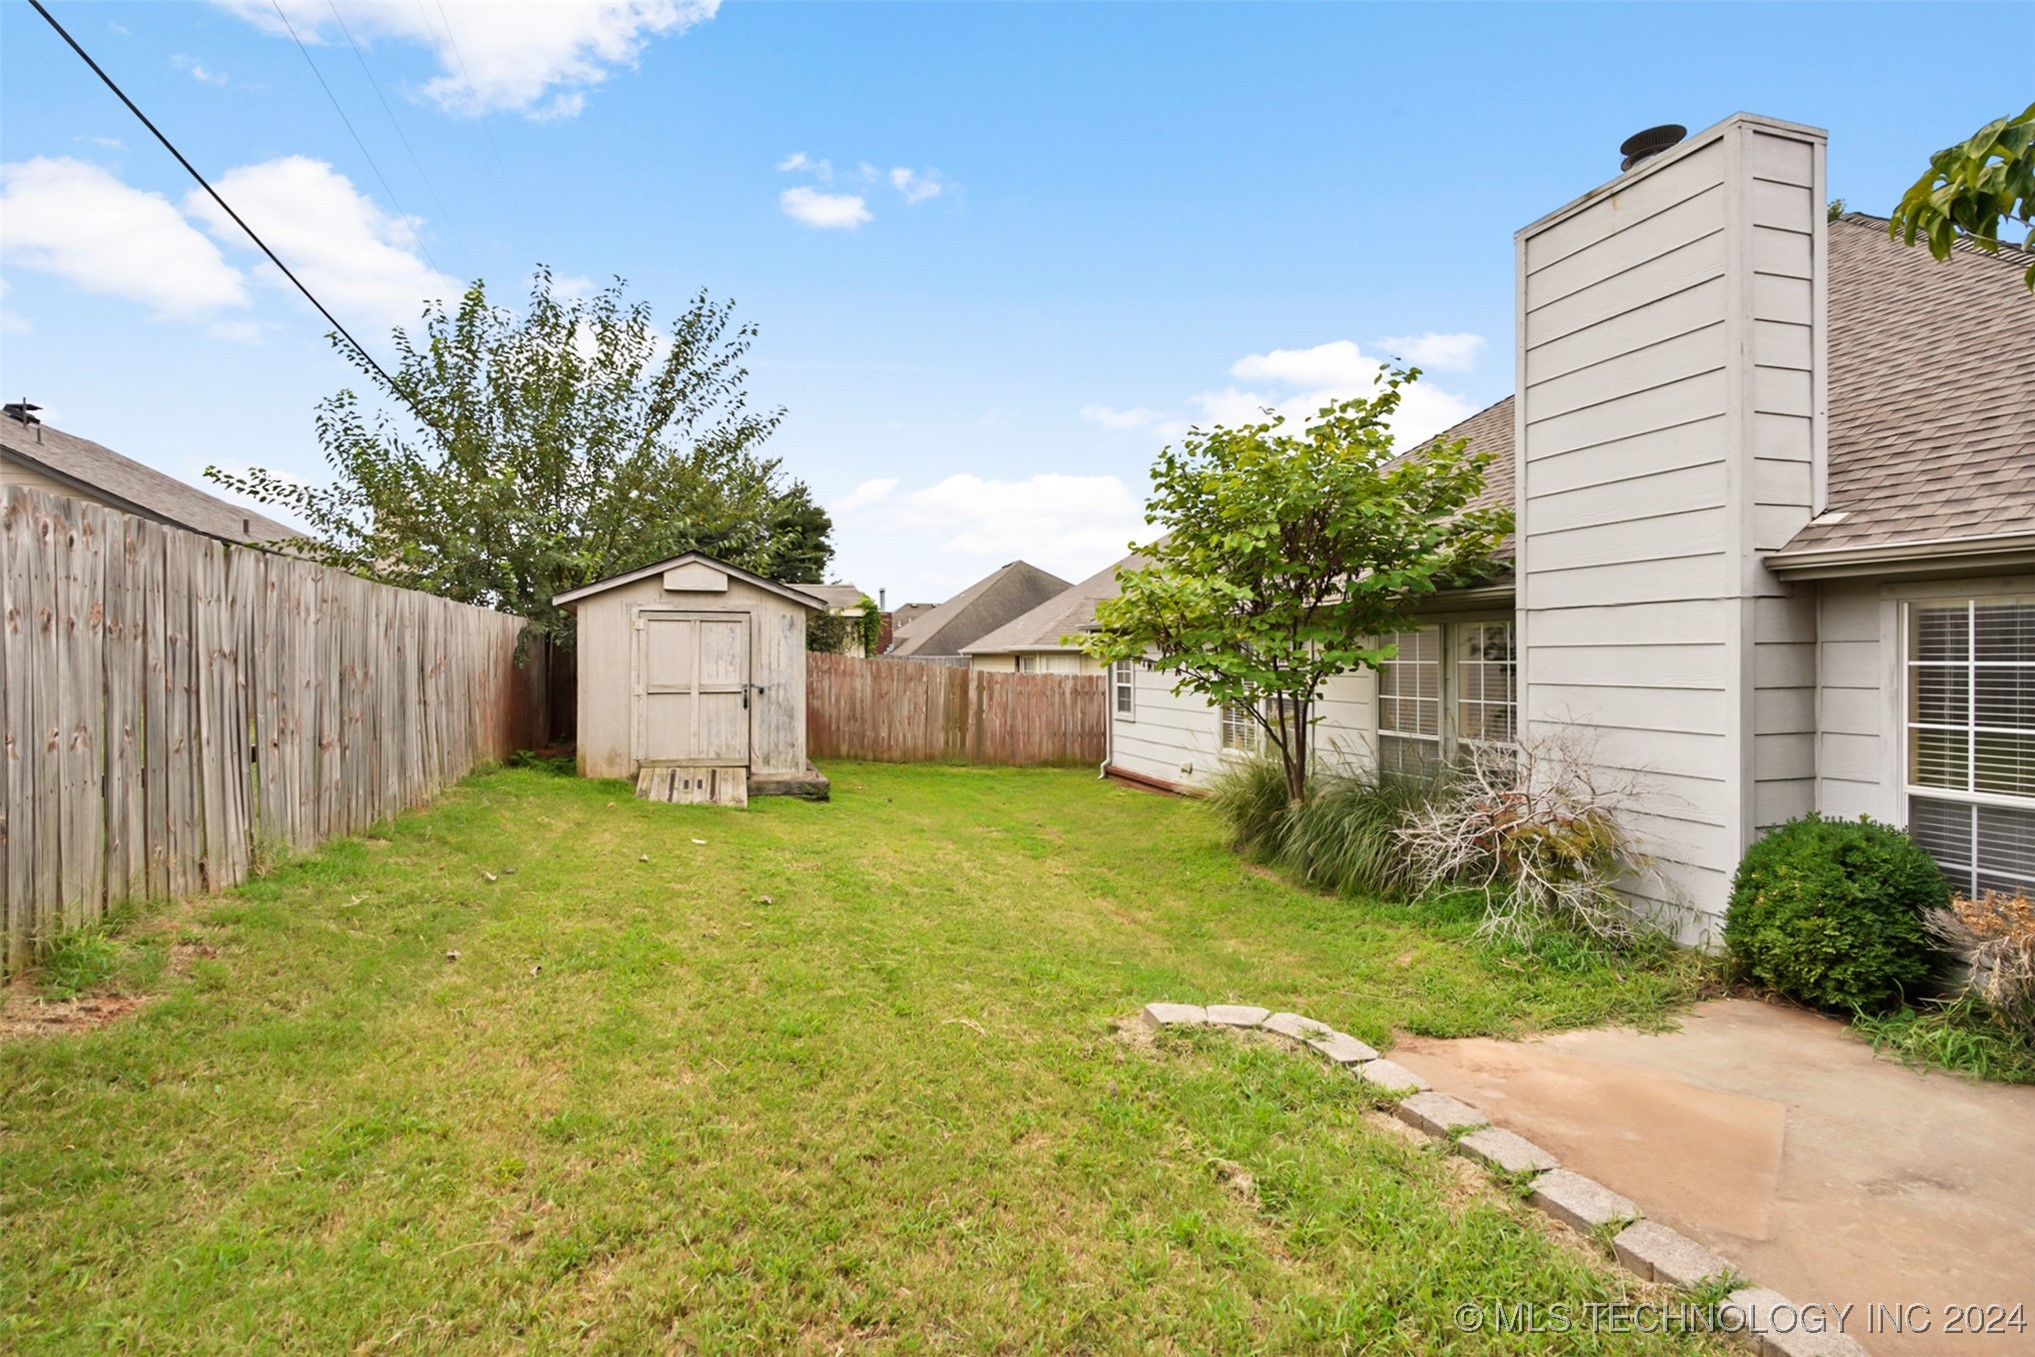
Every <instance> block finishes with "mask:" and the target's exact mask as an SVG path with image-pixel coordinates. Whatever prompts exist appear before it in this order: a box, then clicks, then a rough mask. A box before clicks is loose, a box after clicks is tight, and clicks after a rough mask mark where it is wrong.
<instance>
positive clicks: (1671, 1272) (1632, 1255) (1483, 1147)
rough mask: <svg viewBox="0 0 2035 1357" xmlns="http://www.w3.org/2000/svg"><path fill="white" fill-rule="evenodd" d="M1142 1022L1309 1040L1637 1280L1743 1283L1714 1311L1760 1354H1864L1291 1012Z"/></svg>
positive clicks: (1230, 1011)
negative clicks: (1604, 1248) (1605, 1242)
mask: <svg viewBox="0 0 2035 1357" xmlns="http://www.w3.org/2000/svg"><path fill="white" fill-rule="evenodd" d="M1139 1016H1140V1017H1141V1018H1143V1019H1144V1022H1145V1024H1146V1025H1147V1026H1149V1027H1151V1028H1153V1029H1155V1030H1157V1029H1160V1028H1166V1027H1228V1028H1235V1029H1249V1030H1258V1031H1265V1032H1272V1033H1275V1034H1276V1035H1278V1036H1282V1037H1284V1038H1286V1039H1287V1040H1288V1041H1291V1042H1293V1043H1295V1044H1296V1045H1301V1046H1306V1047H1308V1048H1310V1049H1312V1050H1314V1051H1316V1052H1319V1053H1320V1054H1321V1055H1323V1056H1325V1057H1327V1058H1328V1059H1329V1060H1331V1061H1333V1062H1334V1063H1335V1064H1337V1065H1340V1066H1342V1067H1343V1068H1344V1069H1347V1070H1349V1071H1350V1072H1351V1073H1352V1074H1353V1075H1355V1076H1356V1078H1357V1079H1358V1080H1359V1081H1360V1082H1361V1083H1363V1084H1364V1085H1365V1086H1367V1087H1369V1088H1371V1089H1374V1090H1376V1091H1378V1092H1381V1093H1383V1094H1385V1095H1386V1096H1387V1097H1390V1098H1392V1099H1394V1104H1393V1108H1392V1112H1393V1115H1394V1116H1396V1117H1398V1118H1399V1120H1401V1121H1403V1122H1405V1123H1406V1124H1407V1125H1408V1126H1411V1127H1413V1128H1414V1129H1415V1130H1416V1131H1419V1132H1421V1133H1422V1134H1424V1135H1428V1136H1433V1137H1435V1138H1436V1139H1438V1140H1449V1141H1452V1142H1453V1143H1454V1146H1455V1150H1456V1153H1458V1154H1461V1155H1464V1156H1466V1157H1468V1158H1470V1159H1474V1160H1476V1161H1477V1162H1478V1163H1480V1164H1483V1165H1484V1166H1485V1167H1486V1168H1489V1169H1490V1170H1491V1171H1492V1172H1494V1173H1499V1174H1503V1175H1505V1176H1506V1177H1508V1178H1511V1179H1514V1180H1515V1181H1517V1182H1519V1183H1520V1185H1521V1188H1522V1190H1524V1191H1527V1192H1528V1194H1529V1195H1528V1196H1527V1200H1528V1201H1529V1202H1530V1203H1531V1204H1532V1205H1534V1206H1536V1207H1538V1208H1539V1209H1540V1210H1542V1211H1543V1212H1545V1213H1546V1214H1547V1215H1548V1217H1549V1218H1550V1219H1552V1220H1556V1221H1559V1222H1561V1223H1562V1224H1563V1225H1566V1226H1567V1227H1569V1228H1570V1229H1571V1230H1575V1231H1577V1232H1578V1233H1581V1234H1585V1235H1588V1236H1590V1237H1592V1238H1596V1239H1602V1238H1603V1237H1605V1236H1607V1235H1609V1236H1610V1245H1611V1252H1612V1255H1613V1257H1615V1258H1616V1259H1617V1261H1618V1263H1619V1265H1620V1266H1622V1267H1623V1268H1624V1269H1625V1270H1626V1271H1628V1272H1630V1273H1632V1274H1633V1275H1634V1276H1635V1277H1638V1278H1639V1279H1640V1280H1641V1281H1648V1282H1661V1283H1665V1284H1667V1285H1669V1286H1674V1287H1679V1288H1681V1289H1682V1290H1685V1291H1689V1290H1695V1289H1697V1288H1699V1287H1703V1286H1706V1285H1715V1284H1716V1283H1717V1280H1718V1279H1719V1278H1730V1279H1734V1280H1739V1281H1740V1282H1741V1284H1740V1285H1739V1287H1738V1288H1737V1289H1736V1290H1734V1291H1732V1292H1731V1293H1730V1295H1728V1296H1726V1297H1725V1299H1724V1302H1723V1304H1722V1305H1720V1306H1719V1307H1718V1317H1719V1321H1720V1324H1721V1325H1722V1327H1723V1328H1724V1329H1725V1330H1726V1331H1727V1332H1728V1333H1729V1334H1730V1335H1731V1336H1733V1337H1736V1338H1739V1339H1742V1340H1744V1341H1745V1342H1746V1343H1747V1344H1748V1345H1749V1346H1750V1347H1752V1348H1753V1349H1754V1350H1755V1351H1756V1352H1758V1353H1759V1354H1761V1357H1867V1354H1866V1350H1865V1349H1864V1348H1863V1347H1862V1346H1860V1345H1859V1343H1858V1340H1856V1339H1854V1338H1852V1337H1850V1336H1848V1335H1846V1334H1841V1333H1828V1332H1812V1331H1810V1329H1809V1328H1808V1327H1807V1326H1805V1325H1804V1324H1803V1323H1802V1322H1801V1319H1802V1316H1803V1315H1804V1313H1805V1308H1804V1307H1802V1306H1797V1305H1794V1304H1793V1303H1792V1302H1790V1301H1789V1300H1788V1299H1787V1298H1786V1297H1784V1296H1781V1295H1778V1294H1776V1293H1775V1292H1772V1291H1768V1290H1766V1289H1764V1288H1762V1287H1758V1286H1755V1285H1753V1284H1752V1283H1750V1282H1745V1281H1743V1277H1744V1274H1743V1273H1741V1272H1739V1271H1738V1270H1737V1269H1736V1268H1734V1267H1732V1266H1731V1264H1730V1262H1729V1261H1727V1260H1726V1259H1724V1258H1722V1257H1719V1256H1718V1255H1717V1254H1715V1253H1712V1252H1711V1251H1710V1250H1708V1249H1706V1248H1704V1247H1703V1246H1702V1245H1701V1244H1698V1243H1697V1242H1696V1241H1695V1240H1693V1239H1690V1238H1689V1237H1688V1236H1686V1235H1684V1234H1681V1233H1680V1232H1678V1231H1675V1230H1671V1229H1669V1228H1668V1227H1667V1226H1665V1225H1662V1224H1660V1223H1659V1222H1658V1221H1651V1220H1647V1219H1646V1218H1645V1213H1644V1212H1643V1211H1642V1210H1641V1209H1640V1208H1639V1206H1638V1205H1637V1204H1636V1203H1634V1202H1632V1201H1629V1200H1627V1199H1626V1198H1624V1197H1622V1196H1620V1195H1619V1194H1617V1193H1616V1192H1613V1191H1612V1190H1611V1189H1610V1188H1608V1187H1605V1186H1604V1185H1603V1184H1602V1183H1599V1182H1596V1181H1595V1180H1593V1179H1590V1178H1586V1177H1584V1176H1583V1175H1582V1174H1580V1173H1575V1172H1572V1171H1571V1170H1569V1169H1565V1168H1563V1167H1562V1166H1561V1163H1560V1161H1558V1160H1557V1159H1556V1158H1555V1157H1554V1156H1553V1155H1552V1154H1549V1153H1548V1152H1547V1151H1546V1150H1544V1149H1542V1148H1541V1147H1540V1146H1538V1145H1536V1144H1534V1143H1533V1142H1532V1141H1530V1140H1527V1139H1525V1138H1524V1137H1522V1136H1518V1135H1514V1134H1513V1133H1512V1132H1510V1131H1507V1130H1505V1129H1504V1128H1503V1127H1499V1126H1493V1125H1492V1124H1491V1119H1490V1118H1489V1117H1486V1116H1485V1115H1484V1114H1483V1113H1482V1112H1479V1111H1478V1110H1477V1109H1476V1108H1474V1107H1472V1106H1470V1105H1469V1104H1468V1103H1465V1102H1460V1101H1458V1100H1457V1099H1455V1098H1451V1097H1449V1096H1448V1095H1447V1094H1445V1093H1436V1092H1434V1091H1433V1090H1432V1089H1430V1088H1429V1087H1428V1083H1427V1081H1426V1080H1425V1079H1422V1078H1421V1077H1420V1076H1419V1075H1417V1074H1415V1073H1414V1072H1413V1071H1412V1070H1409V1069H1407V1068H1406V1067H1405V1066H1403V1065H1398V1064H1395V1063H1393V1062H1392V1061H1390V1060H1387V1059H1385V1058H1384V1057H1382V1056H1380V1055H1379V1054H1378V1052H1377V1051H1375V1050H1373V1049H1372V1048H1371V1047H1369V1046H1367V1045H1365V1044H1364V1043H1363V1042H1361V1041H1359V1040H1357V1039H1356V1038H1355V1037H1353V1036H1350V1035H1348V1034H1347V1033H1343V1032H1338V1031H1336V1030H1335V1029H1334V1028H1333V1027H1330V1026H1329V1025H1328V1024H1326V1023H1321V1022H1316V1021H1315V1020H1314V1019H1312V1018H1308V1017H1303V1016H1302V1015H1300V1014H1298V1013H1274V1012H1272V1011H1271V1010H1270V1009H1265V1008H1255V1007H1250V1006H1247V1005H1241V1004H1214V1005H1211V1006H1209V1007H1207V1008H1203V1007H1202V1006H1200V1005H1199V1004H1173V1003H1151V1004H1146V1005H1145V1007H1144V1011H1143V1012H1142V1013H1141V1014H1140V1015H1139Z"/></svg>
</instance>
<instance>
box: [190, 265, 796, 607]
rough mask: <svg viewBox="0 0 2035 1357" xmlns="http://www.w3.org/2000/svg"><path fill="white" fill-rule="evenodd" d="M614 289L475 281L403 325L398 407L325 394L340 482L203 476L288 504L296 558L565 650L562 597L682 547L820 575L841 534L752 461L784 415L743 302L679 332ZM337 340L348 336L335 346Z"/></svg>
mask: <svg viewBox="0 0 2035 1357" xmlns="http://www.w3.org/2000/svg"><path fill="white" fill-rule="evenodd" d="M623 288H624V284H623V283H622V281H621V280H620V279H617V280H615V281H614V282H613V283H610V284H609V285H608V286H607V287H605V288H602V289H601V290H600V291H598V292H596V293H595V294H593V295H592V296H589V297H582V298H573V297H563V296H561V295H560V294H559V293H558V291H557V290H556V289H555V288H554V287H553V286H552V280H551V274H550V271H549V270H547V269H543V268H540V269H539V270H538V271H537V275H536V278H535V279H534V281H533V283H532V286H531V289H530V302H529V307H528V309H527V310H526V311H525V312H523V313H521V314H517V313H514V312H512V311H510V310H508V309H505V308H503V307H499V306H496V305H494V304H492V303H490V302H489V300H488V296H487V292H486V289H485V287H484V285H483V284H481V283H478V282H477V283H475V284H474V285H473V286H472V287H471V288H470V289H468V291H467V293H466V295H465V296H464V297H462V298H461V299H460V303H459V306H458V309H457V310H447V309H446V308H445V307H444V306H443V305H442V304H439V303H433V304H431V306H430V307H429V308H427V310H426V312H425V315H424V324H423V327H422V334H421V337H419V338H413V337H412V336H411V335H409V334H407V333H405V332H404V331H402V330H400V329H399V330H397V331H396V334H395V347H396V352H397V357H398V361H397V363H396V364H395V368H394V372H393V374H392V376H391V377H390V379H389V380H388V381H386V382H385V381H384V380H383V378H382V376H381V374H380V373H379V371H378V370H376V369H375V368H373V367H372V366H371V365H369V364H368V363H366V361H365V360H364V359H362V358H361V357H360V356H359V355H357V354H352V351H351V350H350V349H348V348H342V351H343V352H347V353H349V354H350V355H351V356H352V358H353V361H354V363H355V366H357V367H359V368H360V370H361V371H362V373H363V374H365V375H366V376H367V378H368V379H369V381H370V383H371V384H372V385H373V386H374V387H375V388H376V389H377V391H378V393H379V394H380V396H381V397H382V398H383V401H382V403H383V404H384V405H386V406H388V407H391V408H393V409H396V410H401V411H404V412H406V413H407V414H408V415H410V416H414V418H399V417H397V416H395V415H393V414H391V413H390V412H389V410H377V411H376V412H375V413H373V414H372V415H370V414H369V413H368V411H367V410H365V409H364V408H363V406H362V403H361V400H360V398H359V396H357V395H356V394H355V393H354V392H353V391H352V390H351V389H348V390H342V391H340V392H339V393H338V394H337V395H335V396H332V397H330V398H329V399H327V400H324V401H322V402H320V403H319V406H318V418H317V428H318V441H319V443H320V444H321V445H322V446H323V448H324V453H325V460H326V462H327V463H328V464H329V465H330V466H331V468H332V472H333V483H332V484H331V485H330V486H309V485H305V484H303V483H302V482H299V481H296V480H294V479H291V478H289V477H286V476H282V475H278V474H276V473H274V472H271V471H263V470H255V471H250V472H248V473H247V474H246V475H244V476H242V475H231V474H228V473H226V472H222V471H221V470H219V469H218V468H216V467H208V468H206V472H205V474H206V475H207V476H209V477H211V478H212V479H213V480H214V481H217V482H219V483H220V484H222V485H225V486H227V487H229V488H231V489H233V490H235V491H238V492H240V493H243V494H247V495H252V496H254V497H255V498H257V499H259V500H262V501H263V502H265V503H273V504H279V505H282V506H284V507H285V508H287V509H289V510H291V511H293V512H294V513H296V514H297V515H298V516H299V517H300V518H301V519H302V520H303V521H304V522H305V523H306V524H308V525H309V526H310V528H311V531H312V534H313V536H312V540H311V541H310V542H309V543H308V544H306V545H305V546H304V548H303V549H304V550H305V551H306V552H308V554H310V555H312V556H313V557H315V558H317V559H320V560H323V561H325V562H327V563H328V564H331V565H335V566H338V567H340V568H342V569H345V570H348V571H351V572H353V573H355V574H360V575H365V576H368V577H369V578H372V579H377V580H381V581H383V582H385V583H389V584H395V585H401V586H403V587H405V588H410V589H420V590H423V591H425V592H428V593H433V594H441V595H443V596H445V597H447V598H455V599H459V600H461V601H462V602H466V603H478V604H484V605H486V606H489V607H495V608H501V609H504V610H505V611H508V612H512V613H516V614H519V615H521V616H523V617H526V618H529V619H530V620H531V621H532V622H533V623H535V624H536V625H537V626H538V627H539V628H540V629H542V630H543V631H545V632H547V633H549V634H550V635H551V636H552V637H554V638H555V639H558V640H560V641H562V642H565V643H568V644H569V643H570V641H571V639H572V615H571V614H570V613H569V612H566V611H564V610H562V609H558V608H554V607H553V606H552V604H551V598H552V595H554V594H557V593H561V592H563V591H565V590H567V589H572V588H576V587H578V586H579V585H582V584H589V583H592V582H593V581H595V580H598V579H603V578H605V577H607V576H609V575H613V574H616V573H618V572H620V571H624V570H628V569H631V568H634V567H636V566H640V565H644V564H647V563H648V562H651V561H657V560H662V559H664V558H665V557H669V556H675V555H678V554H679V553H681V552H685V551H703V552H707V553H708V554H710V555H713V556H716V557H719V558H720V559H722V560H724V561H727V562H729V563H730V564H732V565H737V566H741V567H742V568H744V569H747V570H752V571H755V572H756V573H758V574H761V575H764V576H767V577H769V578H772V579H778V580H783V581H786V582H792V583H797V582H812V581H817V580H819V579H820V578H821V577H822V572H823V571H824V570H825V568H826V564H827V560H828V558H829V557H830V556H831V555H832V551H833V548H832V545H831V543H830V541H829V535H830V534H831V532H832V530H833V524H832V522H831V521H830V520H829V519H828V517H827V514H826V511H825V510H824V509H822V508H821V507H820V506H819V505H818V504H817V503H815V502H814V500H813V498H812V495H811V493H810V492H809V491H808V490H807V488H806V487H805V486H804V485H803V484H802V483H800V482H798V481H795V480H789V479H787V478H786V477H785V476H784V474H783V472H782V470H781V469H780V467H779V464H778V462H777V461H776V460H774V459H770V458H765V457H762V456H760V455H759V454H758V451H757V449H758V448H759V446H760V445H761V444H762V443H763V442H764V441H765V440H766V439H767V438H769V436H770V434H771V432H772V431H773V430H775V429H776V427H777V425H778V423H779V421H780V420H781V419H782V418H783V411H782V410H768V411H763V412H760V413H759V412H756V411H752V410H750V409H749V408H748V405H747V400H746V397H745V395H744V392H743V383H744V381H745V379H746V377H747V375H748V374H747V372H746V370H745V369H744V368H743V367H742V360H743V357H744V355H745V354H746V353H747V352H748V349H749V345H750V343H751V342H752V340H753V338H754V334H755V332H754V330H753V329H751V328H750V327H748V326H742V327H739V328H731V327H732V316H731V313H732V307H731V305H730V304H729V303H726V302H715V301H711V300H709V298H708V297H707V296H706V294H705V293H701V294H700V295H699V296H697V297H695V298H694V299H693V301H692V303H691V305H690V306H689V307H687V309H686V310H685V311H684V312H683V313H682V314H681V315H680V316H679V317H678V318H677V320H676V323H675V324H674V325H673V326H672V327H671V331H670V334H669V336H668V337H667V336H665V335H662V334H660V333H659V332H658V330H657V329H656V327H655V325H654V323H653V319H652V315H651V310H650V307H649V306H648V304H646V303H644V302H640V301H638V302H627V301H625V300H624V297H623ZM335 344H337V340H336V338H335Z"/></svg>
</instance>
